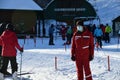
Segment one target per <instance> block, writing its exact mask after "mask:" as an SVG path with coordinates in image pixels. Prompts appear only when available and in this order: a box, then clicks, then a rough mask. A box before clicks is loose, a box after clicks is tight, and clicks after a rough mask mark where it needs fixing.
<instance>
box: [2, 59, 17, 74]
mask: <svg viewBox="0 0 120 80" xmlns="http://www.w3.org/2000/svg"><path fill="white" fill-rule="evenodd" d="M9 61H10V64H11V68H12V73H14V72H15V71H17V69H18V67H17V62H16V57H3V64H2V67H1V69H0V72H1V73H3V74H4V73H5V72H6V71H7V67H8V63H9Z"/></svg>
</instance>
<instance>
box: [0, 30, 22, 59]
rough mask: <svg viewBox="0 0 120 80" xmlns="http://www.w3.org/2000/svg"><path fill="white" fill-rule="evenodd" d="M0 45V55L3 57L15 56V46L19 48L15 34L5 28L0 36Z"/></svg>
mask: <svg viewBox="0 0 120 80" xmlns="http://www.w3.org/2000/svg"><path fill="white" fill-rule="evenodd" d="M0 45H1V46H2V56H4V57H15V56H16V53H17V50H16V48H17V49H19V50H21V47H20V45H19V44H18V40H17V36H16V34H15V33H14V32H13V31H10V30H5V31H4V32H3V34H2V35H1V36H0Z"/></svg>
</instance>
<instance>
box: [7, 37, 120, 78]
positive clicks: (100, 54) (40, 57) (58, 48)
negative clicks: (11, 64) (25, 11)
mask: <svg viewBox="0 0 120 80" xmlns="http://www.w3.org/2000/svg"><path fill="white" fill-rule="evenodd" d="M48 40H49V39H48V38H37V39H36V41H37V42H36V47H35V45H34V40H33V39H29V40H26V43H25V45H24V49H25V50H24V53H23V57H22V58H23V63H22V72H32V73H33V74H28V75H22V77H24V78H28V80H77V76H76V68H75V63H74V62H73V61H71V59H70V48H71V45H70V46H66V48H65V46H63V45H62V44H63V43H64V41H62V40H61V37H58V38H56V39H55V45H54V46H49V45H48ZM117 41H118V39H117V38H112V39H111V43H109V44H107V43H104V42H103V49H99V50H98V51H97V50H96V48H95V57H94V60H93V61H91V63H90V64H91V70H92V76H93V80H120V67H119V66H120V64H119V63H120V53H119V52H120V45H118V44H117ZM19 43H20V44H21V45H23V43H24V40H22V39H19ZM107 56H110V71H108V63H107V61H108V60H107ZM55 57H57V62H58V65H57V70H56V69H55ZM20 59H21V56H20V54H19V51H18V56H17V60H18V66H19V67H20ZM9 70H10V69H9Z"/></svg>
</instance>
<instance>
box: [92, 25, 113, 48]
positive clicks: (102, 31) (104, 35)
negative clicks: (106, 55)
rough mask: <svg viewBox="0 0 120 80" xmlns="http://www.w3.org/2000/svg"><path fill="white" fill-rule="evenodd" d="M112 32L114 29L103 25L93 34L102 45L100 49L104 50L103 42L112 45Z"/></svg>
mask: <svg viewBox="0 0 120 80" xmlns="http://www.w3.org/2000/svg"><path fill="white" fill-rule="evenodd" d="M111 32H112V28H111V27H110V26H109V25H108V24H106V26H104V25H103V24H101V25H99V26H97V27H96V28H95V30H94V32H93V35H94V37H95V38H96V42H98V44H99V45H100V48H102V40H104V41H105V43H110V35H109V34H110V33H111Z"/></svg>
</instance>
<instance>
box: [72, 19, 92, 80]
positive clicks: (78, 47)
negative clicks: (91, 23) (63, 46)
mask: <svg viewBox="0 0 120 80" xmlns="http://www.w3.org/2000/svg"><path fill="white" fill-rule="evenodd" d="M76 26H77V31H76V32H75V33H74V35H73V38H72V47H71V59H72V61H75V62H76V68H77V76H78V80H84V72H85V79H86V80H92V74H91V70H90V64H89V62H90V61H91V60H92V59H93V58H94V39H93V35H92V33H91V32H90V31H89V30H88V29H87V28H86V27H84V25H83V21H81V20H79V21H77V22H76Z"/></svg>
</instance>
